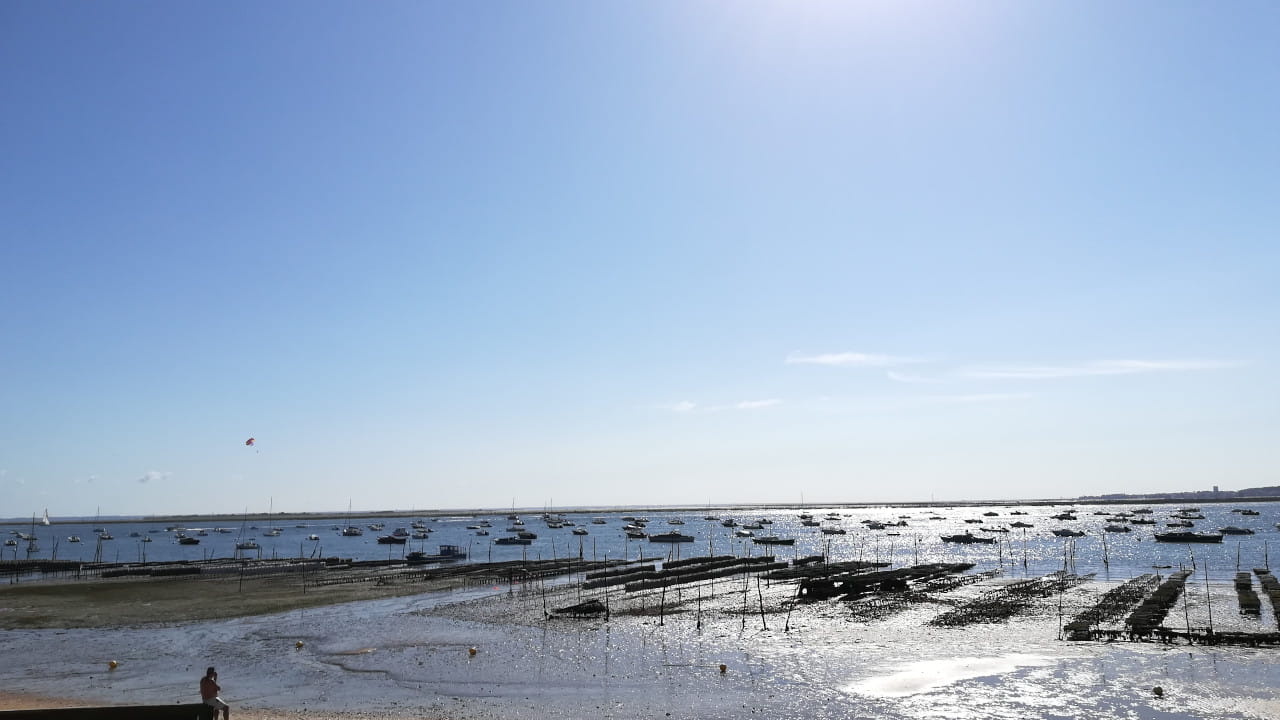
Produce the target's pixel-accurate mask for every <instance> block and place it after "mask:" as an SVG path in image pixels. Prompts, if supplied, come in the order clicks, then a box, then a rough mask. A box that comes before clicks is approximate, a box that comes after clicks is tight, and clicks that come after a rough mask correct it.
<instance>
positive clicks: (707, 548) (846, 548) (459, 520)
mask: <svg viewBox="0 0 1280 720" xmlns="http://www.w3.org/2000/svg"><path fill="white" fill-rule="evenodd" d="M1146 507H1149V508H1150V509H1151V510H1152V513H1151V514H1143V515H1134V516H1133V517H1142V518H1150V519H1154V520H1155V521H1156V524H1155V525H1131V528H1132V530H1131V531H1130V532H1127V533H1114V532H1105V531H1104V527H1105V526H1106V525H1108V524H1115V523H1111V522H1110V521H1109V520H1108V518H1110V517H1112V516H1113V514H1114V513H1118V512H1125V511H1132V510H1134V509H1139V508H1146ZM1184 507H1186V506H1183V505H1150V506H1146V505H1138V504H1135V505H1120V506H1105V507H1099V506H1096V505H1078V506H1071V505H1057V506H1052V507H1048V506H1042V505H1026V506H1018V505H1008V506H994V507H971V506H956V507H933V508H894V507H876V508H840V507H813V508H807V509H805V510H803V511H802V510H797V509H795V508H754V509H751V510H748V511H742V510H736V511H729V510H709V511H708V510H703V511H699V512H696V513H694V512H682V513H673V512H667V511H662V512H657V511H644V512H640V511H636V510H618V511H614V512H594V513H590V514H587V513H574V512H566V513H563V514H558V516H559V517H563V518H564V519H566V520H568V521H569V522H571V523H573V525H571V526H570V525H566V526H564V527H561V528H549V527H548V526H547V524H546V523H545V521H544V520H543V518H542V515H541V514H539V513H524V514H522V517H521V519H522V521H523V522H524V525H523V526H522V527H520V529H523V530H525V531H528V532H533V533H536V534H537V536H538V537H537V539H535V540H533V542H532V543H531V544H530V545H527V546H519V545H516V546H503V545H495V544H494V542H493V541H494V540H496V539H497V538H500V537H503V536H507V535H510V534H512V533H511V532H508V529H509V528H512V527H517V526H515V525H513V521H512V520H510V519H508V517H507V513H496V514H487V515H465V516H452V517H421V518H414V517H407V518H406V517H385V518H369V517H364V518H361V519H360V520H359V521H358V526H360V527H362V528H363V529H364V534H363V535H361V536H358V537H343V536H342V535H341V534H340V533H339V530H338V529H339V528H341V527H345V526H346V525H347V524H348V523H347V521H346V520H345V519H344V518H343V517H341V516H334V517H324V518H308V519H306V520H299V521H280V522H278V523H275V524H273V525H269V526H268V525H264V524H261V522H259V523H258V524H256V525H255V524H252V523H244V524H243V526H242V525H240V524H226V525H221V526H214V525H199V524H197V523H188V525H187V526H186V527H185V528H184V529H183V530H182V532H185V533H186V534H187V535H190V536H193V537H197V538H198V539H199V540H200V544H198V545H182V544H179V543H178V542H177V539H176V532H177V531H176V530H174V529H172V528H173V527H174V524H173V523H171V522H169V523H155V522H113V523H108V524H99V523H94V522H86V523H68V524H62V523H55V524H53V525H51V526H42V525H39V524H36V525H35V526H34V534H35V536H36V546H37V549H35V550H29V545H30V543H29V542H28V541H26V540H21V539H19V538H18V537H17V536H16V535H15V534H14V533H18V532H21V533H31V532H32V531H33V528H32V526H31V524H30V523H25V524H16V525H7V526H0V537H4V538H5V540H6V541H7V540H11V539H12V540H14V541H15V544H12V545H5V546H2V547H0V551H3V555H4V558H5V559H23V558H28V557H31V558H50V557H56V558H58V559H65V560H81V561H85V562H89V561H93V560H95V558H96V559H100V560H102V561H105V562H130V563H132V562H143V561H147V562H155V561H173V560H203V559H209V558H228V557H233V556H234V555H235V554H236V543H237V541H238V540H247V539H250V538H252V539H254V540H255V541H256V542H257V543H258V544H259V545H260V548H261V549H260V550H256V551H246V552H245V553H244V554H246V555H248V556H249V557H258V556H259V555H260V556H261V557H264V558H272V557H274V558H288V557H332V556H337V557H344V558H353V559H358V560H374V559H387V558H396V557H399V556H401V555H402V554H403V553H405V552H408V551H410V550H425V551H427V552H429V553H434V552H436V551H437V550H438V548H439V546H440V545H446V544H447V545H456V546H459V547H460V548H462V549H463V550H465V551H466V552H467V553H468V556H469V559H470V561H475V562H485V561H491V560H492V561H499V560H514V559H520V558H528V559H549V558H552V557H561V558H563V557H575V558H576V557H583V558H587V559H592V558H597V559H603V558H619V557H624V556H625V557H628V558H635V557H638V556H640V555H643V556H645V557H661V558H675V557H691V556H695V555H706V554H708V553H709V552H711V553H715V554H735V555H762V554H774V555H776V556H778V557H779V558H780V559H791V558H794V557H803V556H807V555H819V554H824V553H825V554H827V555H828V556H829V557H830V558H831V559H832V560H833V561H839V560H850V559H864V560H878V561H881V562H891V563H893V564H894V565H903V564H914V563H917V562H937V561H948V562H953V561H954V562H959V561H968V562H974V563H976V564H977V565H978V566H979V568H978V569H986V568H991V567H996V566H999V565H1003V566H1004V567H1005V568H1006V572H1007V573H1011V574H1022V573H1025V574H1027V575H1042V574H1044V573H1046V572H1051V571H1053V570H1056V569H1061V568H1062V567H1063V566H1064V564H1066V565H1068V566H1070V567H1072V568H1073V569H1074V570H1075V571H1076V572H1077V573H1080V574H1084V573H1088V572H1093V573H1097V574H1098V575H1099V577H1100V578H1103V579H1106V578H1112V579H1124V578H1128V577H1133V576H1135V575H1138V574H1141V573H1144V572H1149V571H1150V570H1151V569H1152V568H1153V567H1161V566H1173V567H1177V566H1179V565H1180V564H1183V565H1190V564H1191V563H1193V562H1194V563H1195V564H1196V565H1197V567H1198V568H1199V569H1200V571H1201V572H1203V570H1204V568H1205V567H1207V568H1208V571H1209V577H1210V578H1211V580H1213V581H1215V582H1218V581H1224V582H1225V581H1229V580H1230V578H1231V577H1232V575H1234V573H1235V572H1236V570H1237V568H1241V569H1245V570H1249V569H1252V568H1254V567H1264V566H1269V564H1270V554H1271V552H1272V551H1273V550H1278V551H1280V543H1277V542H1275V541H1276V540H1280V530H1277V527H1276V523H1277V522H1280V503H1274V502H1271V503H1237V504H1207V505H1205V504H1202V505H1200V506H1199V509H1198V512H1196V513H1193V514H1197V515H1204V519H1202V520H1193V521H1192V522H1194V527H1192V528H1170V527H1167V523H1169V522H1171V521H1173V520H1174V515H1175V513H1177V512H1178V511H1179V510H1181V509H1182V508H1184ZM1240 509H1248V510H1253V511H1257V512H1258V513H1259V514H1258V515H1245V514H1242V513H1240V512H1237V511H1238V510H1240ZM1068 510H1074V511H1075V513H1076V516H1077V517H1078V519H1077V520H1058V519H1053V518H1052V516H1053V515H1058V514H1061V513H1064V512H1066V511H1068ZM1015 512H1017V513H1025V514H1016V515H1015V514H1013V513H1015ZM985 513H997V515H994V516H992V515H986V514H985ZM802 514H808V515H812V517H813V520H816V521H820V523H821V525H822V526H825V527H839V528H843V529H844V530H845V534H842V535H840V534H824V533H822V532H821V530H820V528H819V527H812V526H805V525H804V524H802V522H803V521H802V518H801V515H802ZM707 516H710V517H714V518H715V519H714V520H707V519H705V518H706V517H707ZM626 517H636V518H642V517H647V518H648V521H649V522H648V526H647V530H648V532H650V533H659V532H669V531H679V532H681V533H684V534H686V535H691V536H693V537H694V541H693V542H691V543H680V544H674V545H668V544H662V543H653V542H649V541H647V540H633V539H628V538H627V537H626V535H625V534H624V532H623V530H622V528H623V526H624V525H626V524H628V522H629V521H628V520H626V519H624V518H626ZM829 517H830V518H832V519H828V518H829ZM677 518H678V519H680V520H683V524H671V521H672V520H673V519H677ZM724 518H733V519H734V520H736V521H737V522H738V523H739V524H742V523H749V522H752V521H755V520H758V519H761V518H763V519H769V520H772V521H773V522H772V524H766V525H764V527H763V529H761V530H753V531H752V532H753V533H754V534H755V535H756V536H762V535H777V536H779V537H782V538H794V539H795V545H794V546H772V547H770V546H765V545H759V544H755V543H754V542H753V540H752V539H751V538H742V537H737V536H735V532H736V531H738V530H740V529H741V528H740V527H725V526H724V525H723V524H722V522H721V521H722V519H724ZM837 518H838V519H837ZM593 519H602V520H603V521H604V523H603V524H597V523H593V522H592V520H593ZM966 520H982V521H983V522H982V523H980V524H979V523H968V522H965V521H966ZM415 521H417V522H420V523H422V524H425V525H426V526H427V527H428V528H429V529H430V534H429V537H428V539H426V540H409V541H408V543H406V544H405V545H382V544H378V542H377V538H378V536H379V535H386V534H389V533H391V532H392V531H393V530H394V529H395V528H398V527H403V528H406V529H407V530H410V531H412V528H411V523H413V522H415ZM863 521H875V522H879V523H886V524H887V523H897V522H905V523H906V524H905V526H892V525H890V526H887V527H885V528H884V529H870V528H869V527H868V525H867V523H865V522H863ZM482 522H487V523H489V525H490V527H487V528H484V529H485V530H487V532H488V533H489V534H488V535H487V536H480V535H477V530H475V529H472V528H470V527H469V526H475V525H479V524H481V523H482ZM1013 522H1023V523H1028V524H1031V525H1033V526H1034V527H1031V528H1027V529H1011V530H1010V532H1008V533H999V532H987V531H986V530H990V529H992V528H1002V527H1007V526H1008V525H1009V524H1010V523H1013ZM374 523H383V524H384V525H385V527H384V529H383V530H381V531H378V530H373V529H369V528H368V526H369V525H371V524H374ZM351 524H357V523H356V522H355V521H353V522H352V523H351ZM1119 524H1121V525H1124V524H1126V523H1119ZM1225 526H1237V527H1242V528H1248V529H1251V530H1253V531H1254V534H1252V535H1238V536H1237V535H1228V536H1226V538H1225V539H1224V542H1223V543H1222V544H1190V545H1185V544H1169V543H1158V542H1155V541H1154V539H1153V537H1152V535H1153V533H1155V532H1165V531H1168V530H1182V529H1189V530H1193V531H1196V532H1216V531H1217V530H1218V529H1219V528H1222V527H1225ZM95 528H104V529H105V530H107V531H108V532H109V533H110V534H111V535H112V536H113V537H114V539H112V540H102V541H99V540H98V534H99V533H97V532H95ZM273 528H275V529H276V530H278V535H271V534H268V531H270V530H272V529H273ZM575 528H581V529H585V530H586V531H587V533H588V534H587V535H575V534H573V532H572V531H573V530H574V529H575ZM1061 528H1069V529H1072V530H1078V531H1082V532H1084V533H1085V535H1084V536H1083V537H1077V538H1062V537H1058V536H1055V535H1053V533H1052V532H1051V531H1052V530H1053V529H1061ZM220 529H221V531H220ZM965 531H971V532H972V533H973V534H974V535H977V536H982V537H995V538H996V539H997V540H998V542H997V543H996V544H992V545H987V544H981V545H979V544H973V545H960V544H955V543H944V542H943V541H942V539H941V537H942V536H943V535H951V534H956V533H962V532H965ZM201 533H203V534H201ZM72 536H78V537H79V538H80V539H81V541H80V542H71V541H70V538H71V537H72ZM311 536H315V537H316V538H318V539H311ZM144 540H149V542H146V541H144ZM1201 577H1203V576H1202V575H1201Z"/></svg>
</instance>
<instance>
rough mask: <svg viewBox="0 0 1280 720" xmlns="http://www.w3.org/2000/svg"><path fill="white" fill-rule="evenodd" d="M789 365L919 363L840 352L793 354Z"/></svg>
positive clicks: (908, 359) (896, 358)
mask: <svg viewBox="0 0 1280 720" xmlns="http://www.w3.org/2000/svg"><path fill="white" fill-rule="evenodd" d="M786 362H787V364H788V365H827V366H829V367H877V368H879V367H893V366H895V365H906V364H909V363H914V362H919V360H916V359H915V358H909V357H900V356H897V355H882V354H877V353H860V352H840V353H819V354H817V355H804V354H801V353H798V352H793V353H791V354H790V355H788V356H787V361H786Z"/></svg>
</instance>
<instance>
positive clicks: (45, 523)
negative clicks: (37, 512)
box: [40, 508, 49, 525]
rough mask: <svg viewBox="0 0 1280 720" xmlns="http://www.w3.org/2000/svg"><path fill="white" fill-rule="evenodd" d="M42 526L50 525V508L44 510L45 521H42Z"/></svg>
mask: <svg viewBox="0 0 1280 720" xmlns="http://www.w3.org/2000/svg"><path fill="white" fill-rule="evenodd" d="M40 524H41V525H48V524H49V508H45V509H44V519H43V520H41V521H40Z"/></svg>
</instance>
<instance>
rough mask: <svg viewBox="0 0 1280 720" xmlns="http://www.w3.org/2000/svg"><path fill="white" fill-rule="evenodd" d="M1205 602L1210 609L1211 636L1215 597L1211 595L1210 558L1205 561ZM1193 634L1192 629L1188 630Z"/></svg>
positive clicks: (1210, 632) (1211, 632)
mask: <svg viewBox="0 0 1280 720" xmlns="http://www.w3.org/2000/svg"><path fill="white" fill-rule="evenodd" d="M1204 602H1205V606H1206V607H1207V608H1208V609H1209V634H1210V635H1212V634H1213V597H1212V596H1211V595H1210V594H1209V558H1208V556H1206V557H1205V559H1204ZM1187 632H1191V628H1187Z"/></svg>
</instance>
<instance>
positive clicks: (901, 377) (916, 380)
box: [884, 370, 946, 385]
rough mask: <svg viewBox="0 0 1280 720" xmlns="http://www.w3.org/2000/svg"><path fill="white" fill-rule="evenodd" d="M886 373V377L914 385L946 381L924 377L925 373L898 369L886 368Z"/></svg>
mask: <svg viewBox="0 0 1280 720" xmlns="http://www.w3.org/2000/svg"><path fill="white" fill-rule="evenodd" d="M884 374H885V377H887V378H889V379H890V380H892V381H894V382H900V383H908V384H912V385H915V384H921V383H924V384H930V385H934V384H937V383H941V382H946V381H945V380H941V379H939V378H932V377H924V376H923V375H910V374H908V373H904V372H898V371H897V370H886V371H885V373H884Z"/></svg>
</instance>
